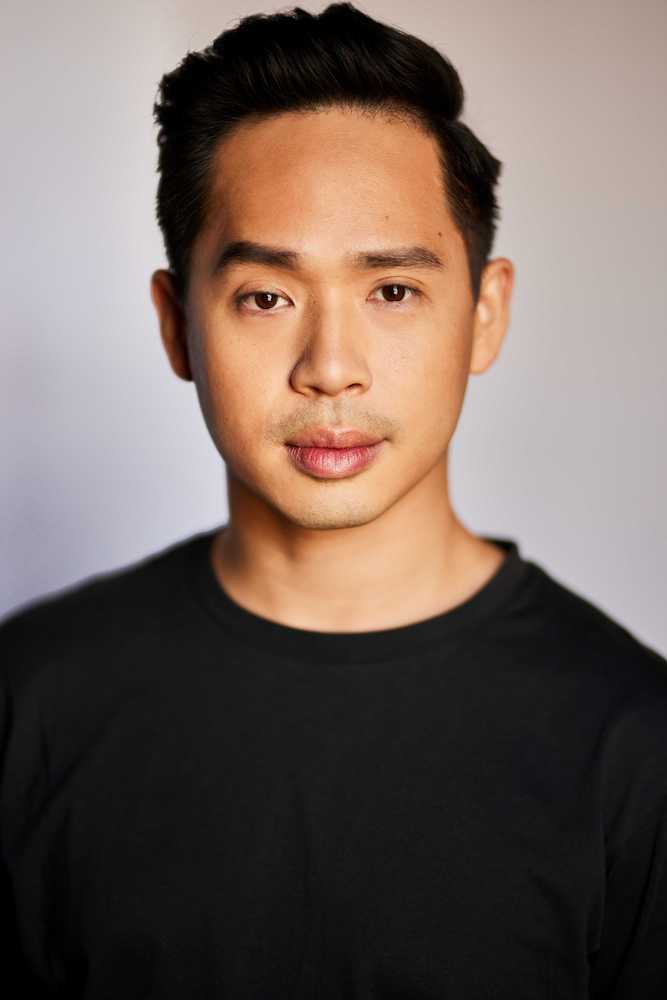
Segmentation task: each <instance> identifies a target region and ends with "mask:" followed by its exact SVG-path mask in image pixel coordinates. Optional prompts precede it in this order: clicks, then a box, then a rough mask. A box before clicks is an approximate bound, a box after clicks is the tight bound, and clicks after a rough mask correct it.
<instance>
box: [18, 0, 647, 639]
mask: <svg viewBox="0 0 667 1000" xmlns="http://www.w3.org/2000/svg"><path fill="white" fill-rule="evenodd" d="M287 6H289V5H284V7H287ZM301 6H304V7H306V8H307V9H308V10H310V11H312V12H318V11H320V10H322V9H323V7H324V6H326V3H325V2H322V3H319V4H310V3H302V4H301ZM358 6H360V7H361V9H363V10H365V11H366V12H367V13H369V14H371V15H372V16H374V17H376V18H378V19H380V20H384V21H388V22H390V23H392V24H394V25H396V26H398V27H401V28H404V29H405V30H407V31H410V32H412V33H414V34H417V35H419V36H421V37H423V38H424V39H425V40H426V41H428V42H430V43H431V44H433V45H435V46H436V47H437V48H439V49H440V50H441V51H442V52H443V53H444V54H445V55H446V56H447V57H448V58H449V59H451V61H452V62H453V63H454V65H455V66H456V68H457V70H458V71H459V73H460V75H461V78H462V81H463V85H464V87H465V91H466V105H465V110H464V115H463V119H464V121H466V122H467V123H468V124H469V125H470V126H471V128H473V130H475V131H476V132H477V133H478V135H479V137H480V138H481V139H482V141H483V142H485V143H486V144H487V145H488V146H489V148H490V149H491V151H492V152H493V153H494V155H496V156H497V157H498V158H499V159H500V160H502V161H503V164H504V167H503V174H502V178H501V183H500V188H499V196H500V202H501V212H502V216H501V221H500V225H499V230H498V235H497V240H496V244H495V247H494V256H501V255H502V256H507V257H510V258H511V259H512V261H513V262H514V264H515V267H516V285H515V290H514V296H513V305H512V320H511V325H510V329H509V332H508V335H507V338H506V340H505V343H504V346H503V348H502V350H501V353H500V355H499V357H498V358H497V360H496V362H495V363H494V364H493V366H492V367H491V368H490V369H489V370H488V371H487V372H486V373H485V374H483V375H476V376H471V377H470V380H469V384H468V390H467V394H466V398H465V402H464V407H463V412H462V415H461V418H460V421H459V425H458V427H457V430H456V432H455V434H454V438H453V440H452V444H451V446H450V465H449V469H450V489H451V497H452V502H453V505H454V508H455V510H456V512H457V513H458V514H459V516H460V517H461V519H462V520H463V522H464V523H465V524H466V526H467V527H469V528H470V529H471V530H473V531H475V532H477V533H483V534H487V535H496V536H506V537H507V536H509V537H512V538H515V539H516V540H517V541H518V543H519V546H520V549H521V551H522V554H523V555H524V556H525V557H526V558H530V559H533V560H535V561H536V562H538V563H540V564H541V565H542V566H543V567H544V568H545V569H546V570H547V571H548V572H550V573H551V574H552V575H554V576H555V577H556V578H558V579H559V580H561V581H562V582H564V583H565V584H566V585H568V586H570V587H571V588H572V589H574V590H576V591H577V592H579V593H580V594H582V595H583V596H585V597H587V598H588V599H589V600H591V601H593V602H594V603H596V604H597V605H598V606H600V607H601V608H602V609H603V610H605V611H606V612H607V613H609V614H611V615H612V616H613V617H614V618H616V619H617V620H618V621H620V622H621V624H623V625H625V626H626V627H627V628H629V629H630V630H631V631H632V632H633V633H634V634H635V635H637V636H638V638H640V639H641V640H642V641H644V642H646V643H648V644H649V645H651V646H652V647H654V648H655V649H657V650H659V651H660V652H662V653H663V655H666V654H667V616H666V615H665V593H666V587H665V576H666V574H665V566H666V564H667V529H666V526H665V511H666V506H667V505H666V494H667V468H666V466H667V462H666V448H665V440H666V432H667V404H666V402H665V397H666V393H665V372H666V370H667V329H666V327H667V324H666V322H665V316H666V315H667V301H666V299H667V291H666V290H667V280H666V278H665V274H666V267H667V254H666V253H665V233H666V232H667V194H666V187H667V185H666V181H665V178H666V177H667V142H666V139H665V128H664V105H665V97H666V96H667V58H666V56H667V51H666V48H667V46H666V39H667V5H666V4H665V3H664V2H662V0H655V2H652V0H640V2H639V3H637V2H636V0H634V2H629V0H628V2H614V0H611V2H610V0H597V2H585V3H582V2H581V0H558V2H555V3H553V2H547V0H509V2H506V3H504V4H498V3H496V2H495V0H443V2H442V3H438V4H434V3H428V2H423V0H410V2H409V3H408V2H407V0H401V2H394V3H391V2H381V0H369V2H367V3H365V4H363V3H360V4H359V5H358ZM277 9H279V5H277V4H276V5H275V6H266V7H264V6H262V5H261V3H257V4H255V3H251V2H246V3H225V2H220V0H217V2H213V0H159V2H158V0H144V2H137V0H116V2H114V3H94V4H90V3H86V2H83V0H77V2H74V0H70V2H64V3H59V4H57V5H56V4H44V3H36V2H25V0H21V2H18V0H4V3H3V11H4V13H3V14H2V31H1V35H2V38H3V43H2V52H3V58H2V61H1V63H0V72H1V73H2V92H3V95H4V99H3V102H2V109H1V111H0V116H1V125H2V136H3V140H4V141H3V147H4V151H3V156H2V158H1V160H0V164H1V166H0V170H1V171H2V182H3V183H2V190H3V217H4V225H3V240H2V249H1V251H0V253H1V257H2V267H1V268H0V275H1V278H0V281H1V285H2V316H3V320H2V327H3V330H2V338H1V341H0V366H1V367H0V372H1V374H0V379H1V389H2V393H1V399H2V402H1V407H2V409H1V412H0V417H1V421H0V435H1V438H0V446H1V448H2V456H1V460H2V469H3V477H2V478H3V485H2V498H1V504H2V509H1V511H0V514H1V517H2V528H1V538H0V545H1V552H0V557H1V559H2V567H3V569H2V579H1V583H0V615H4V614H6V613H8V612H10V611H11V610H13V609H15V608H17V607H19V606H22V605H23V604H25V603H27V602H29V601H32V600H33V599H35V598H36V597H38V596H42V595H45V594H47V593H52V592H55V591H57V590H60V589H61V588H63V587H66V586H68V585H70V584H72V583H75V582H78V581H80V580H83V579H85V578H87V577H90V576H91V575H93V574H97V573H100V572H104V571H107V570H110V569H115V568H118V567H121V566H124V565H127V564H129V563H130V562H133V561H135V560H137V559H139V558H142V557H143V556H145V555H148V554H150V553H152V552H154V551H156V550H158V549H160V548H163V547H165V546H166V545H168V544H171V543H172V542H175V541H177V540H179V539H182V538H184V537H185V536H186V535H189V534H191V533H193V532H196V531H200V530H204V529H208V528H210V527H213V526H214V525H216V524H221V523H223V522H224V521H225V520H226V517H227V507H226V495H225V488H224V482H225V480H224V465H223V463H222V460H221V459H220V457H219V456H218V453H217V452H216V450H215V448H214V446H213V444H212V442H211V440H210V438H209V436H208V432H207V430H206V428H205V425H204V421H203V418H202V416H201V412H200V410H199V405H198V402H197V397H196V391H195V388H194V384H193V383H185V382H182V381H180V380H178V379H177V378H176V376H175V375H174V374H173V373H172V371H171V369H170V368H169V365H168V362H167V358H166V355H165V353H164V350H163V347H162V344H161V342H160V337H159V332H158V325H157V318H156V315H155V312H154V309H153V305H152V303H151V300H150V294H149V280H150V275H151V273H152V271H153V270H154V269H155V268H156V267H161V266H165V256H164V251H163V247H162V242H161V236H160V232H159V229H158V226H157V222H156V220H155V214H154V213H155V191H156V185H157V174H156V164H157V145H156V134H157V133H156V127H155V125H154V124H153V121H152V105H153V101H154V100H155V98H156V94H157V86H158V83H159V80H160V77H161V76H162V74H163V73H165V72H167V71H169V70H171V69H173V68H174V67H175V66H176V64H177V63H178V62H179V61H180V60H181V59H182V58H183V56H184V55H185V53H186V52H187V51H188V50H194V49H200V48H202V47H203V46H205V45H207V44H208V43H209V42H210V41H212V39H213V38H214V37H215V36H216V35H217V34H219V33H220V32H221V31H222V30H224V29H225V28H227V27H230V26H232V25H233V24H234V23H236V20H237V19H238V18H239V17H240V16H243V15H244V14H248V13H253V12H257V11H264V12H267V13H268V12H271V11H274V10H277Z"/></svg>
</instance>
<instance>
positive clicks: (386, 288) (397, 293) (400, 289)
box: [377, 283, 421, 305]
mask: <svg viewBox="0 0 667 1000" xmlns="http://www.w3.org/2000/svg"><path fill="white" fill-rule="evenodd" d="M377 291H378V292H382V299H383V301H384V302H385V304H386V305H391V304H392V303H395V304H396V305H402V304H403V303H404V302H407V301H409V300H410V299H411V298H412V299H414V298H417V297H418V296H419V295H420V294H421V293H420V291H419V289H418V288H413V287H412V285H401V284H398V283H397V284H389V285H380V287H379V288H378V289H377ZM406 292H409V293H410V294H409V295H408V296H406V294H405V293H406Z"/></svg>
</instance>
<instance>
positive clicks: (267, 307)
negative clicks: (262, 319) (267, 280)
mask: <svg viewBox="0 0 667 1000" xmlns="http://www.w3.org/2000/svg"><path fill="white" fill-rule="evenodd" d="M284 298H285V296H284V295H278V293H277V292H266V291H263V290H258V291H256V292H246V293H245V294H244V295H239V296H237V298H236V305H237V307H241V306H242V305H244V303H245V302H246V300H248V299H255V300H256V302H255V305H258V306H259V308H258V309H247V308H246V312H253V313H257V312H275V311H276V310H275V309H274V308H273V307H274V306H275V304H276V300H277V299H284ZM286 301H287V300H286ZM244 308H245V307H244Z"/></svg>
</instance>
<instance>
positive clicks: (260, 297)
mask: <svg viewBox="0 0 667 1000" xmlns="http://www.w3.org/2000/svg"><path fill="white" fill-rule="evenodd" d="M279 297H280V296H278V295H276V294H275V292H253V293H252V295H251V298H253V299H254V300H255V305H258V306H259V308H260V309H264V310H267V309H270V308H271V307H272V306H274V305H275V304H276V299H277V298H279Z"/></svg>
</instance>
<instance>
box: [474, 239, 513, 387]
mask: <svg viewBox="0 0 667 1000" xmlns="http://www.w3.org/2000/svg"><path fill="white" fill-rule="evenodd" d="M513 284H514V266H513V264H512V262H511V261H510V260H508V259H507V258H505V257H497V258H496V259H494V260H491V261H489V262H488V263H487V264H486V266H485V268H484V271H483V273H482V277H481V282H480V292H479V298H478V300H477V304H476V306H475V317H474V320H473V341H472V351H471V354H470V374H471V375H481V374H482V372H485V371H486V370H487V368H489V367H490V366H491V364H492V363H493V362H494V361H495V359H496V358H497V356H498V354H499V352H500V348H501V346H502V343H503V340H504V338H505V334H506V333H507V329H508V327H509V320H510V299H511V296H512V288H513Z"/></svg>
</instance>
